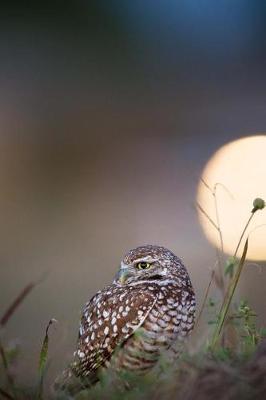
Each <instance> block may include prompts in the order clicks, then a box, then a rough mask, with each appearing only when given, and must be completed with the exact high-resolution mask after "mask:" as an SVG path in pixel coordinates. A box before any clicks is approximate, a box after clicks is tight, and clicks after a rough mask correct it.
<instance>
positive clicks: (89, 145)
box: [0, 0, 266, 377]
mask: <svg viewBox="0 0 266 400" xmlns="http://www.w3.org/2000/svg"><path fill="white" fill-rule="evenodd" d="M265 21H266V5H265V2H264V1H257V0H256V1H252V2H250V1H247V0H234V1H233V2H232V1H231V0H223V1H220V2H213V1H211V0H179V1H177V0H155V1H154V0H153V1H149V0H142V1H140V0H134V1H121V0H120V1H119V0H109V1H102V0H95V1H93V0H90V1H88V0H86V1H85V0H75V1H74V0H72V1H71V0H64V1H63V0H61V1H60V0H53V1H45V2H44V1H39V2H33V1H32V2H31V1H28V2H27V4H25V2H21V1H9V2H6V3H5V4H4V3H2V4H1V12H0V54H1V62H0V88H1V90H0V187H1V190H0V240H1V245H0V262H1V270H0V314H2V312H3V311H4V310H5V309H6V307H7V306H8V305H9V304H10V302H11V301H12V300H13V299H14V297H15V296H16V295H17V294H18V293H19V291H20V290H21V289H22V288H23V287H24V286H25V285H26V284H28V283H29V282H31V281H36V280H38V279H40V278H41V277H42V276H43V275H45V276H46V278H45V280H44V281H43V282H42V283H41V284H40V285H39V286H38V287H36V288H35V289H34V291H33V292H32V293H31V295H30V296H29V297H28V298H27V299H26V301H25V302H24V303H23V305H22V306H21V307H20V308H19V309H18V310H17V312H16V314H15V315H14V317H13V318H12V320H10V322H9V324H8V326H7V328H6V336H7V337H8V338H9V339H14V340H15V339H16V338H18V340H19V342H20V343H21V348H22V352H23V354H24V358H23V359H22V360H21V361H20V362H21V363H22V364H21V365H20V368H22V367H26V366H30V367H32V366H36V365H37V362H38V357H37V354H38V351H39V348H40V345H41V342H42V338H43V333H44V330H45V326H46V324H47V322H48V321H49V319H50V318H52V317H54V318H56V319H57V320H58V321H59V324H58V325H57V326H56V327H52V329H51V332H52V335H51V340H50V342H51V346H52V347H51V348H52V349H53V350H52V353H51V354H52V360H51V363H52V364H53V365H55V366H56V367H55V368H57V369H58V370H59V369H60V368H62V366H64V365H65V363H66V362H67V361H68V360H69V359H70V357H71V354H72V351H73V350H74V347H75V341H76V338H77V332H78V321H79V318H80V310H81V308H82V306H83V304H84V303H85V301H87V299H88V298H89V297H90V296H92V295H93V294H94V293H95V291H96V290H99V289H100V288H102V287H103V286H104V285H106V284H107V283H109V282H110V281H111V279H112V277H113V275H114V273H115V272H116V270H117V268H118V266H119V263H120V259H121V258H122V256H123V255H124V254H125V253H126V252H127V251H128V250H129V249H130V248H133V247H135V246H137V245H140V244H147V243H154V244H161V245H164V246H166V247H168V248H170V249H171V250H173V251H174V252H175V253H176V254H177V255H179V256H180V257H181V258H182V259H183V260H184V262H185V264H186V265H187V266H188V269H189V272H190V274H191V278H192V281H193V284H194V286H195V290H196V293H197V298H198V303H199V304H200V302H201V300H202V296H203V294H204V291H205V288H206V285H207V282H208V280H209V276H210V270H211V268H212V267H213V265H214V263H215V259H216V255H215V249H214V248H213V247H212V246H211V245H210V244H209V243H208V241H207V239H206V238H205V236H204V234H203V232H202V229H201V227H200V224H199V220H198V215H197V212H196V210H195V197H196V192H197V185H198V181H199V178H200V175H201V171H202V170H203V168H204V166H205V164H206V162H207V161H208V159H209V158H210V157H211V156H212V154H213V153H214V152H215V151H216V150H217V149H218V148H219V147H220V146H222V145H223V144H225V143H227V142H228V141H231V140H234V139H237V138H240V137H244V136H250V135H255V134H258V133H263V132H265V131H266V112H265V105H266V72H265V71H266V52H265V50H266V28H265V26H266V25H265ZM261 265H262V266H263V265H264V264H263V263H261ZM263 280H264V281H263ZM263 282H264V283H263ZM265 283H266V278H265V271H264V270H263V268H262V271H259V269H251V268H247V269H246V271H245V273H244V276H243V278H242V284H241V285H242V291H243V296H244V297H245V298H247V299H248V300H249V301H250V303H251V305H252V306H253V307H254V308H255V310H256V311H257V312H258V313H259V315H260V322H261V323H263V321H264V322H266V306H265V302H264V299H265V293H264V288H265ZM25 370H26V371H27V376H28V377H30V376H31V374H32V373H33V374H34V372H35V371H33V372H30V371H31V370H33V368H30V369H26V368H24V371H25Z"/></svg>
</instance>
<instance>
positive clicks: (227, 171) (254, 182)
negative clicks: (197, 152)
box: [197, 135, 266, 261]
mask: <svg viewBox="0 0 266 400" xmlns="http://www.w3.org/2000/svg"><path fill="white" fill-rule="evenodd" d="M201 177H202V180H200V182H199V184H198V190H197V202H198V205H199V206H200V207H202V209H203V210H204V211H205V212H206V213H207V215H208V217H209V218H210V219H211V220H212V221H213V222H214V223H216V224H217V215H216V209H215V198H214V196H213V194H212V191H211V190H210V189H209V188H208V187H207V186H206V185H205V183H206V184H207V185H208V186H209V187H210V188H211V189H212V190H213V189H214V188H215V187H216V199H217V210H218V220H219V224H220V229H221V232H222V238H223V246H224V252H225V253H227V254H229V255H232V254H234V251H235V249H236V246H237V243H238V240H239V238H240V235H241V233H242V231H243V228H244V226H245V224H246V222H247V220H248V218H249V216H250V214H251V210H252V208H253V206H252V203H253V200H254V199H255V198H257V197H261V198H262V199H264V200H266V135H258V136H249V137H244V138H241V139H238V140H235V141H233V142H230V143H227V144H226V145H224V146H222V147H221V148H220V149H219V150H218V151H216V153H214V155H213V156H212V157H211V158H210V160H209V161H208V162H207V164H206V166H205V167H204V169H203V172H202V175H201ZM204 182H205V183H204ZM198 216H199V221H200V225H201V227H202V229H203V231H204V234H205V235H206V237H207V239H208V240H209V241H210V243H211V244H213V245H214V246H215V247H217V248H220V239H219V232H218V231H217V229H216V228H215V227H214V226H213V224H212V223H211V222H210V220H209V219H208V217H207V216H206V215H205V214H204V213H203V212H202V210H200V208H198ZM264 224H265V226H263V225H264ZM247 235H249V249H248V254H247V258H248V259H250V260H257V261H259V260H266V209H263V210H259V211H257V212H256V213H255V215H254V218H253V219H252V222H251V224H250V226H249V228H248V230H247V234H246V236H247ZM246 236H245V237H246ZM245 237H244V240H245ZM244 240H243V243H242V244H244ZM242 248H243V246H242ZM240 255H241V247H240V249H239V253H238V256H240Z"/></svg>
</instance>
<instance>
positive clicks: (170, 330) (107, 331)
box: [72, 245, 195, 378]
mask: <svg viewBox="0 0 266 400" xmlns="http://www.w3.org/2000/svg"><path fill="white" fill-rule="evenodd" d="M194 313H195V296H194V291H193V288H192V285H191V282H190V279H189V276H188V272H187V270H186V268H185V266H184V265H183V264H182V262H181V260H180V259H179V258H177V257H176V256H175V255H174V254H173V253H172V252H171V251H170V250H167V249H166V248H164V247H159V246H152V245H148V246H141V247H137V248H136V249H133V250H130V251H129V252H128V253H127V254H126V256H125V257H124V259H123V261H122V262H121V266H120V270H119V272H118V274H117V275H116V277H115V279H114V281H113V283H112V284H111V285H109V286H107V287H106V288H105V289H103V290H101V291H99V292H98V293H96V295H95V296H94V297H92V299H91V300H90V301H89V302H88V303H87V304H86V305H85V308H84V310H83V315H82V319H81V324H80V330H79V339H78V346H77V351H76V352H75V357H76V361H75V362H74V364H73V366H72V369H73V371H74V373H75V374H76V375H78V376H81V377H89V378H90V377H93V376H95V375H97V373H98V372H99V370H100V369H101V368H102V367H108V366H110V364H111V365H113V366H114V367H115V369H117V370H121V369H126V370H130V371H134V372H135V373H143V372H144V373H145V372H146V371H149V370H150V369H151V368H152V367H153V366H154V364H155V363H156V361H157V360H158V357H159V355H160V353H161V352H162V350H163V349H166V348H169V347H171V346H172V345H173V344H174V343H175V342H176V341H178V340H183V339H184V338H185V337H186V336H187V335H188V333H189V332H190V331H191V330H192V328H193V324H194Z"/></svg>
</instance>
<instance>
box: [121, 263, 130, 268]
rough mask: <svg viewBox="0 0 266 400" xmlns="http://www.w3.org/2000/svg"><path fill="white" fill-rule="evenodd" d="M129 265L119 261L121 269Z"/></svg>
mask: <svg viewBox="0 0 266 400" xmlns="http://www.w3.org/2000/svg"><path fill="white" fill-rule="evenodd" d="M128 267H129V266H128V265H127V264H125V263H124V262H123V261H121V264H120V268H121V269H125V268H128Z"/></svg>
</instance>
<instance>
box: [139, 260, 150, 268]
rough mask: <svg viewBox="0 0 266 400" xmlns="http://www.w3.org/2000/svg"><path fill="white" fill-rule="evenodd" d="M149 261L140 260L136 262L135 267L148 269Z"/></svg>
mask: <svg viewBox="0 0 266 400" xmlns="http://www.w3.org/2000/svg"><path fill="white" fill-rule="evenodd" d="M150 266H151V263H148V262H145V261H141V262H139V263H137V264H136V268H137V269H148V268H150Z"/></svg>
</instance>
